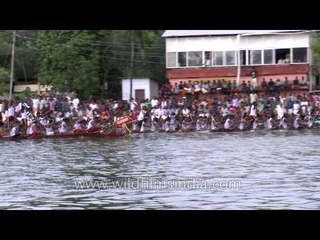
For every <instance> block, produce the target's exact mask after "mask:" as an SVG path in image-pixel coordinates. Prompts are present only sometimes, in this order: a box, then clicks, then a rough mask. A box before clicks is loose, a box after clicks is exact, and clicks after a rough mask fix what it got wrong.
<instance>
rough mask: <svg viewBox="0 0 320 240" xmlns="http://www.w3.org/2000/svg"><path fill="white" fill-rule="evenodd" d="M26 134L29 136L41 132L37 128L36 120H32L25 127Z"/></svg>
mask: <svg viewBox="0 0 320 240" xmlns="http://www.w3.org/2000/svg"><path fill="white" fill-rule="evenodd" d="M27 134H28V135H30V136H37V135H41V132H40V131H39V130H38V126H37V121H36V120H33V121H32V123H31V125H30V127H29V128H28V129H27Z"/></svg>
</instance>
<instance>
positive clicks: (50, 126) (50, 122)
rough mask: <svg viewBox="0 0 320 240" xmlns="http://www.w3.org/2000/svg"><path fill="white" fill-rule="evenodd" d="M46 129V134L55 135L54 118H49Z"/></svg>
mask: <svg viewBox="0 0 320 240" xmlns="http://www.w3.org/2000/svg"><path fill="white" fill-rule="evenodd" d="M45 129H46V135H47V136H52V135H54V131H53V128H52V120H49V123H48V124H46V125H45Z"/></svg>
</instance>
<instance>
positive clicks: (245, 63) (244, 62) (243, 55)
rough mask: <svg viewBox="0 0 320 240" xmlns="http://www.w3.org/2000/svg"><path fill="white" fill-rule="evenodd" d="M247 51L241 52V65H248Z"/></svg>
mask: <svg viewBox="0 0 320 240" xmlns="http://www.w3.org/2000/svg"><path fill="white" fill-rule="evenodd" d="M246 59H247V51H246V50H240V65H247V61H246Z"/></svg>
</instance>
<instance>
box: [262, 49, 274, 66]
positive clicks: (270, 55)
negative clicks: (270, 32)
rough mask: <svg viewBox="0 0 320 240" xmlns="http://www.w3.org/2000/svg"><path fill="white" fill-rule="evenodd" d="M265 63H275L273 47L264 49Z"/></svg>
mask: <svg viewBox="0 0 320 240" xmlns="http://www.w3.org/2000/svg"><path fill="white" fill-rule="evenodd" d="M263 64H274V61H273V49H266V50H263Z"/></svg>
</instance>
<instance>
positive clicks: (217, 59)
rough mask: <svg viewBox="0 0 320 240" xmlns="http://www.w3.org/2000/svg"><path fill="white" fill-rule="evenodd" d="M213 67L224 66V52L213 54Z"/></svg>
mask: <svg viewBox="0 0 320 240" xmlns="http://www.w3.org/2000/svg"><path fill="white" fill-rule="evenodd" d="M212 65H223V52H213V56H212Z"/></svg>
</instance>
